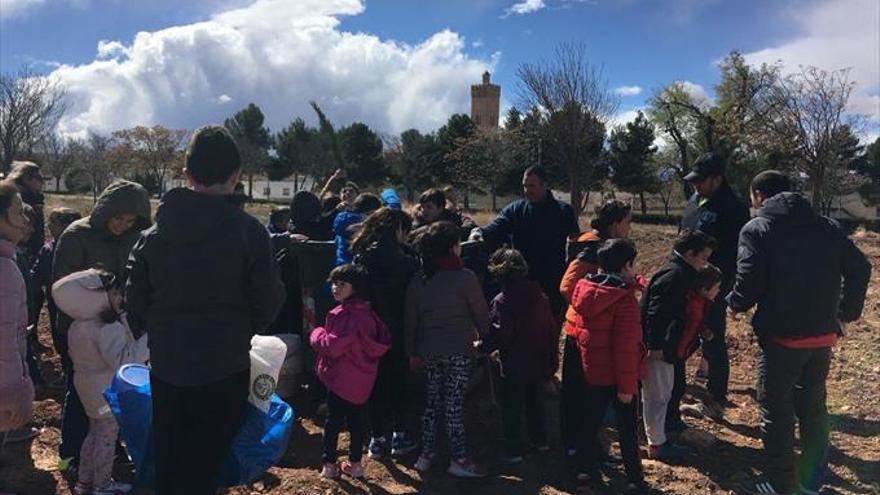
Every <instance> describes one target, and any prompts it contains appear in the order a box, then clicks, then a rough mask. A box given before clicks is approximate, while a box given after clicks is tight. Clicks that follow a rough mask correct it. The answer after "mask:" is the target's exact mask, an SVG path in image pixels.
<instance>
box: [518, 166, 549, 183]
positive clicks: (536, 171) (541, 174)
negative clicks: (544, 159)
mask: <svg viewBox="0 0 880 495" xmlns="http://www.w3.org/2000/svg"><path fill="white" fill-rule="evenodd" d="M530 175H534V176H535V177H537V178H539V179H541V184H546V183H547V170H545V169H544V167H541V166H539V165H532V166H531V167H529V168H527V169H526V171H525V172H523V177H528V176H530Z"/></svg>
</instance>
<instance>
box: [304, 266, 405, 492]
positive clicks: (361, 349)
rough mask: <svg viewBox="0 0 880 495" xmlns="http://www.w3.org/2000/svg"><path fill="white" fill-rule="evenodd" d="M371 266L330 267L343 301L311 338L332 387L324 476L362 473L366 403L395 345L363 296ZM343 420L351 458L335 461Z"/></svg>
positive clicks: (335, 290)
mask: <svg viewBox="0 0 880 495" xmlns="http://www.w3.org/2000/svg"><path fill="white" fill-rule="evenodd" d="M366 280H367V277H366V271H365V270H364V269H363V268H361V267H359V266H355V265H341V266H338V267H336V268H335V269H334V270H333V271H332V272H330V283H331V284H332V291H333V298H334V299H335V300H336V301H337V302H338V303H339V306H336V307H335V308H333V309H332V310H331V311H330V312H329V313H327V322H326V324H325V326H324V327H318V328H316V329H314V330H313V331H312V334H311V339H310V340H311V343H312V347H314V349H315V352H316V353H317V355H318V359H317V363H316V365H315V371H316V374H317V375H318V378H319V379H320V380H321V382H322V383H323V384H324V385H325V386H326V387H327V408H328V409H329V414H328V416H327V422H326V423H325V424H324V455H323V458H322V461H323V463H324V466H323V469H322V470H321V476H323V477H325V478H336V477H338V476H339V471H340V469H341V470H342V472H343V473H345V474H347V475H349V476H351V477H353V478H361V477H363V475H364V470H363V467H362V466H361V462H360V461H361V453H362V451H363V449H364V444H363V442H364V425H363V415H364V409H365V406H364V404H365V403H366V402H367V399H368V398H369V397H370V393H371V392H372V390H373V384H374V383H375V382H376V373H377V370H378V366H379V358H380V357H382V355H383V354H385V352H386V351H388V348H389V347H390V346H391V334H390V333H389V332H388V328H387V327H386V326H385V324H384V323H382V321H381V320H380V319H379V317H378V316H377V315H376V313H375V312H374V311H373V310H372V308H371V307H370V303H368V302H367V301H366V300H365V299H363V297H364V287H365V286H366ZM343 422H345V423H347V424H348V432H349V436H350V440H349V449H348V461H346V462H343V463H341V464H340V465H339V466H337V464H336V443H337V440H338V437H339V431H340V430H341V429H342V425H343Z"/></svg>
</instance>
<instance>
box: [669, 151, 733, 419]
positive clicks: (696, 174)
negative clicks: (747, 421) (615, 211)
mask: <svg viewBox="0 0 880 495" xmlns="http://www.w3.org/2000/svg"><path fill="white" fill-rule="evenodd" d="M724 168H725V163H724V159H723V158H722V157H721V156H719V155H717V154H715V153H704V154H703V155H701V156H699V157H698V158H697V160H696V161H695V162H694V165H693V169H692V171H691V173H689V174H688V175H687V176H685V180H687V181H688V182H690V183H691V185H693V186H694V189H695V190H696V192H695V193H694V195H693V196H691V198H690V200H689V201H688V205H687V207H686V208H685V210H684V214H683V216H682V220H681V228H682V229H689V230H700V231H702V232H705V233H706V234H709V235H711V236H712V237H714V238H715V240H716V241H717V243H718V245H717V248H716V249H715V250H714V251H713V253H712V257H711V258H709V261H710V262H711V263H712V264H713V265H715V266H717V267H718V268H720V269H721V272H722V273H723V275H724V278H723V281H722V283H721V294H726V293H727V292H729V291H730V288H731V287H732V286H733V280H734V277H735V276H736V246H737V239H738V238H739V231H740V229H742V227H743V225H745V224H746V222H748V221H749V216H750V215H749V208H748V206H746V203H745V202H744V201H742V200H741V199H740V198H739V197H738V196H737V195H736V193H734V192H733V189H731V187H730V184H728V182H727V179H726V178H725V176H724ZM726 309H727V304H726V303H725V302H724V300H723V298H720V297H719V298H718V299H717V300H716V301H715V303H714V304H713V305H712V307H711V309H710V312H709V316H708V320H709V321H708V323H709V328H710V329H711V330H712V333H713V334H714V337H713V338H712V339H711V340H709V341H708V342H704V344H703V357H705V358H706V361H708V362H709V382H708V384H707V386H706V388H707V390H708V391H709V395H710V396H711V399H710V400H707V401H706V402H705V403H704V404H703V412H704V414H706V415H708V416H710V417H713V418H716V419H718V418H720V417H721V416H722V415H723V413H724V406H725V405H726V403H727V382H728V379H729V377H730V359H729V357H728V355H727V342H726V340H725V330H726V317H725V311H726ZM676 385H677V387H680V388H681V392H683V391H684V384H683V383H682V384H676ZM672 416H673V418H678V421H681V419H680V417H679V416H678V411H673V412H672ZM667 417H669V415H667ZM672 426H673V429H675V428H674V427H675V426H676V425H672Z"/></svg>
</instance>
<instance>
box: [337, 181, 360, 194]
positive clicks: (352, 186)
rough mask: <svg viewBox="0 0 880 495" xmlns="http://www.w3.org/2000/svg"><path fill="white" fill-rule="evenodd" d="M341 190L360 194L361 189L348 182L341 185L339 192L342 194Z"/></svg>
mask: <svg viewBox="0 0 880 495" xmlns="http://www.w3.org/2000/svg"><path fill="white" fill-rule="evenodd" d="M343 189H354V192H356V193H359V192H361V188H360V187H358V185H357V184H355V183H354V182H352V181H348V182H346V183H345V184H343V185H342V187H340V188H339V191H340V192H342V190H343Z"/></svg>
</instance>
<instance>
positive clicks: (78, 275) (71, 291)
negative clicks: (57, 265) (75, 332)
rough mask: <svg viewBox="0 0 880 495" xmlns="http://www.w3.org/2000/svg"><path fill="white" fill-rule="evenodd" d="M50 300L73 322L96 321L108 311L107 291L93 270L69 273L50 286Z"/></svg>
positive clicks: (96, 272)
mask: <svg viewBox="0 0 880 495" xmlns="http://www.w3.org/2000/svg"><path fill="white" fill-rule="evenodd" d="M52 299H54V300H55V304H56V305H57V306H58V308H59V309H60V310H61V311H64V312H65V313H66V314H67V315H68V316H70V317H71V318H73V319H74V320H88V319H97V318H98V317H99V316H100V315H101V313H102V312H104V311H106V310H108V309H110V300H109V299H108V298H107V291H105V290H104V284H102V283H101V277H100V276H98V271H97V270H94V269H91V268H90V269H88V270H83V271H80V272H75V273H71V274H70V275H68V276H66V277H64V278H62V279H60V280H59V281H57V282H55V283H54V284H53V285H52Z"/></svg>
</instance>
